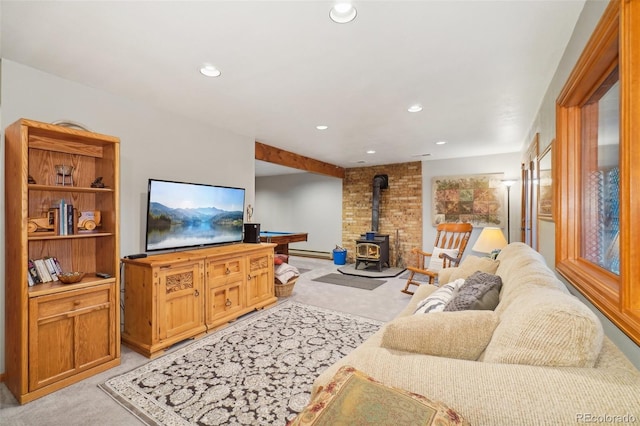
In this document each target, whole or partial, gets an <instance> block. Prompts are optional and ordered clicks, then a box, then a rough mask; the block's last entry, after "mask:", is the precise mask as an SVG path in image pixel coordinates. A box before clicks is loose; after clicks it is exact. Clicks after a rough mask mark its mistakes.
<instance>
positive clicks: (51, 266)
mask: <svg viewBox="0 0 640 426" xmlns="http://www.w3.org/2000/svg"><path fill="white" fill-rule="evenodd" d="M42 260H44V264H45V265H46V266H47V270H48V271H49V275H51V281H58V271H57V270H56V266H55V265H54V263H53V259H51V257H45V258H44V259H42Z"/></svg>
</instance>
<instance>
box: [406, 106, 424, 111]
mask: <svg viewBox="0 0 640 426" xmlns="http://www.w3.org/2000/svg"><path fill="white" fill-rule="evenodd" d="M407 111H409V112H420V111H422V105H420V104H415V105H411V106H410V107H409V108H408V109H407Z"/></svg>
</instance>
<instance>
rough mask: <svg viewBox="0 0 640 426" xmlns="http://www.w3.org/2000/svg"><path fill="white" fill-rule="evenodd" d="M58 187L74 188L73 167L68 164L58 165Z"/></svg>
mask: <svg viewBox="0 0 640 426" xmlns="http://www.w3.org/2000/svg"><path fill="white" fill-rule="evenodd" d="M55 169H56V185H62V186H65V185H71V186H73V169H74V167H73V166H69V165H66V164H56V166H55Z"/></svg>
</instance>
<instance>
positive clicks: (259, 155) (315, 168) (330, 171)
mask: <svg viewBox="0 0 640 426" xmlns="http://www.w3.org/2000/svg"><path fill="white" fill-rule="evenodd" d="M255 158H256V160H261V161H266V162H269V163H274V164H279V165H281V166H286V167H292V168H294V169H300V170H304V171H307V172H311V173H318V174H321V175H327V176H332V177H337V178H340V179H344V174H345V172H344V168H343V167H339V166H336V165H333V164H329V163H325V162H323V161H319V160H314V159H313V158H309V157H305V156H303V155H299V154H295V153H293V152H290V151H285V150H284V149H280V148H276V147H274V146H270V145H266V144H263V143H261V142H258V141H256V154H255Z"/></svg>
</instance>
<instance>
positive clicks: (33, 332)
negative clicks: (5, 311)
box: [29, 284, 116, 391]
mask: <svg viewBox="0 0 640 426" xmlns="http://www.w3.org/2000/svg"><path fill="white" fill-rule="evenodd" d="M113 288H114V287H113V286H112V285H109V284H107V285H100V286H96V287H91V288H87V289H82V290H73V291H67V292H63V293H57V294H52V295H47V296H40V297H34V298H32V299H30V300H29V318H30V319H29V391H34V390H36V389H38V388H41V387H43V386H46V385H49V384H51V383H54V382H57V381H59V380H62V379H64V378H66V377H69V376H72V375H74V374H76V373H79V372H81V371H84V370H87V369H89V368H92V367H94V366H96V365H99V364H102V363H104V362H107V361H109V360H112V359H114V358H115V351H116V341H115V327H112V326H111V325H112V324H114V322H115V313H116V312H115V292H114V290H113Z"/></svg>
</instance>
